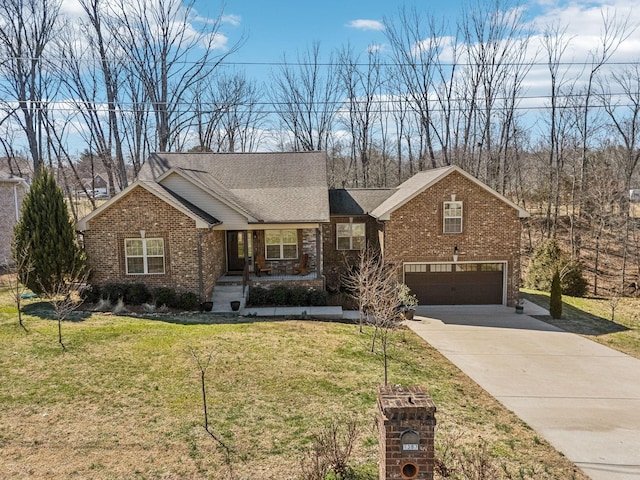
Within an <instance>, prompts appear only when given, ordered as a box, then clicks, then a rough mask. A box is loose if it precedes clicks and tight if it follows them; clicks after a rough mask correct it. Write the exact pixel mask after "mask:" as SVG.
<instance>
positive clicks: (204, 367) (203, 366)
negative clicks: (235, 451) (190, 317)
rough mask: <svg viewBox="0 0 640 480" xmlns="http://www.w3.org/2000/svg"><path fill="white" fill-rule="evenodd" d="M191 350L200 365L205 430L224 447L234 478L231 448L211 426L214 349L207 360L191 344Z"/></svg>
mask: <svg viewBox="0 0 640 480" xmlns="http://www.w3.org/2000/svg"><path fill="white" fill-rule="evenodd" d="M188 347H189V352H190V353H191V356H192V357H193V359H194V360H195V361H196V364H197V365H198V370H199V372H200V391H201V392H202V411H203V415H204V418H203V420H204V430H205V431H206V432H207V434H208V435H209V436H210V437H211V438H212V439H213V440H214V441H215V442H216V444H217V445H218V446H220V447H221V448H222V450H223V451H224V454H225V463H226V464H227V468H228V472H229V478H230V479H233V478H234V476H233V464H232V460H231V454H232V452H231V448H230V447H229V446H228V445H227V444H226V443H225V442H224V441H223V440H222V439H221V438H220V437H219V436H218V435H216V434H215V433H214V432H213V430H212V429H211V427H210V426H209V411H208V408H207V370H208V369H209V365H210V364H211V359H212V358H213V349H211V350H210V351H209V355H208V356H207V360H206V361H204V362H203V361H202V360H201V359H200V356H199V355H198V353H197V352H196V351H195V349H194V348H193V347H192V346H191V345H189V346H188Z"/></svg>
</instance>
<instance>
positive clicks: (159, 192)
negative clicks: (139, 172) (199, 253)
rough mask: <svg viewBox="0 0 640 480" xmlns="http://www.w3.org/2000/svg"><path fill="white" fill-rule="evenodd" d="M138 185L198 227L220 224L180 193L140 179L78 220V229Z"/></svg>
mask: <svg viewBox="0 0 640 480" xmlns="http://www.w3.org/2000/svg"><path fill="white" fill-rule="evenodd" d="M137 187H142V188H144V189H145V190H147V191H148V192H149V193H151V194H152V195H155V196H156V197H158V198H160V199H161V200H163V201H164V202H166V203H167V204H169V205H171V206H172V207H174V208H175V209H177V210H179V211H181V212H182V213H184V214H185V215H186V216H188V217H190V218H192V219H193V220H195V222H196V227H197V228H209V227H212V226H215V225H218V224H219V223H220V222H219V221H218V220H217V219H216V218H215V217H213V216H212V215H210V214H208V213H207V212H204V211H203V210H201V209H199V208H198V207H197V206H195V205H193V204H192V203H190V202H188V201H187V200H185V199H184V198H182V197H180V196H179V195H176V194H175V193H173V192H171V191H169V190H168V189H166V188H164V187H162V185H159V184H157V183H155V182H144V181H141V180H138V181H136V182H134V183H132V184H131V185H129V186H128V187H127V188H125V189H124V190H123V191H122V192H120V194H119V195H117V196H115V197H113V198H112V199H111V200H109V201H108V202H106V203H104V204H102V205H101V206H100V207H98V208H96V209H95V210H94V211H93V212H91V213H90V214H89V215H87V216H86V217H84V218H82V219H81V220H80V221H78V229H79V230H81V231H82V230H86V229H87V223H88V222H89V221H90V220H91V219H92V218H94V217H96V216H97V215H99V214H100V213H102V212H103V211H104V210H106V209H107V208H109V207H111V206H112V205H113V204H115V203H117V202H118V201H120V200H121V199H122V198H125V197H126V196H127V194H128V193H129V192H130V191H132V190H133V189H135V188H137Z"/></svg>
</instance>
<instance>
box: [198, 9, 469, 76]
mask: <svg viewBox="0 0 640 480" xmlns="http://www.w3.org/2000/svg"><path fill="white" fill-rule="evenodd" d="M421 3H424V4H427V5H430V6H431V5H433V4H439V5H438V7H437V10H432V11H433V12H434V13H436V14H437V15H439V16H440V15H442V16H447V17H449V18H452V19H453V21H455V19H456V18H457V17H458V12H459V11H460V8H461V5H462V4H463V3H464V2H461V1H457V0H456V1H444V2H443V1H438V2H421ZM401 5H403V4H401V3H400V2H395V1H388V0H387V1H382V0H368V1H362V0H357V1H356V0H324V1H299V0H298V1H295V0H277V1H264V0H228V1H227V2H226V3H225V9H224V13H225V15H227V16H229V17H231V18H232V19H233V22H230V23H226V24H225V25H223V26H222V28H221V30H222V33H224V34H225V35H227V36H228V38H229V44H232V43H233V42H234V41H235V40H237V39H238V38H240V36H241V35H243V34H244V35H245V37H246V42H245V43H244V46H243V47H242V48H241V49H240V51H238V52H237V53H235V54H234V55H233V56H232V57H231V58H230V59H229V60H230V61H231V62H233V61H237V62H280V61H281V60H282V57H283V55H284V54H285V53H286V56H287V60H289V61H294V60H295V57H296V54H297V52H298V51H304V50H306V49H307V48H308V47H309V46H310V45H311V44H312V43H313V42H319V43H320V49H321V53H322V54H324V55H328V54H329V53H330V52H331V51H332V50H334V49H336V48H340V47H343V46H346V45H347V44H350V45H351V46H352V47H353V48H354V50H355V51H356V52H358V53H364V52H366V50H367V48H368V47H369V46H370V45H372V44H376V45H381V44H383V43H384V41H385V37H384V32H383V31H382V30H380V29H379V27H380V25H377V24H381V22H382V20H383V19H384V17H389V16H393V15H395V14H396V13H397V12H398V9H399V8H400V6H401ZM196 8H197V9H198V11H199V13H201V14H202V15H206V16H214V15H215V14H216V12H218V10H216V9H215V8H216V7H214V6H212V4H211V2H208V1H207V0H199V1H198V2H196ZM425 11H427V10H425ZM235 22H237V23H235ZM376 23H377V24H376ZM250 70H254V71H265V70H267V69H266V68H265V69H250Z"/></svg>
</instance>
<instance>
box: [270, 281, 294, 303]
mask: <svg viewBox="0 0 640 480" xmlns="http://www.w3.org/2000/svg"><path fill="white" fill-rule="evenodd" d="M289 292H290V288H289V287H286V286H284V285H278V286H277V287H274V288H272V289H270V290H269V301H268V302H269V303H270V304H272V305H289V304H290V303H289V297H290V295H289Z"/></svg>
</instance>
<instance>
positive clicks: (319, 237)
mask: <svg viewBox="0 0 640 480" xmlns="http://www.w3.org/2000/svg"><path fill="white" fill-rule="evenodd" d="M322 262H323V258H322V230H321V227H318V228H316V275H317V278H320V275H322Z"/></svg>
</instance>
